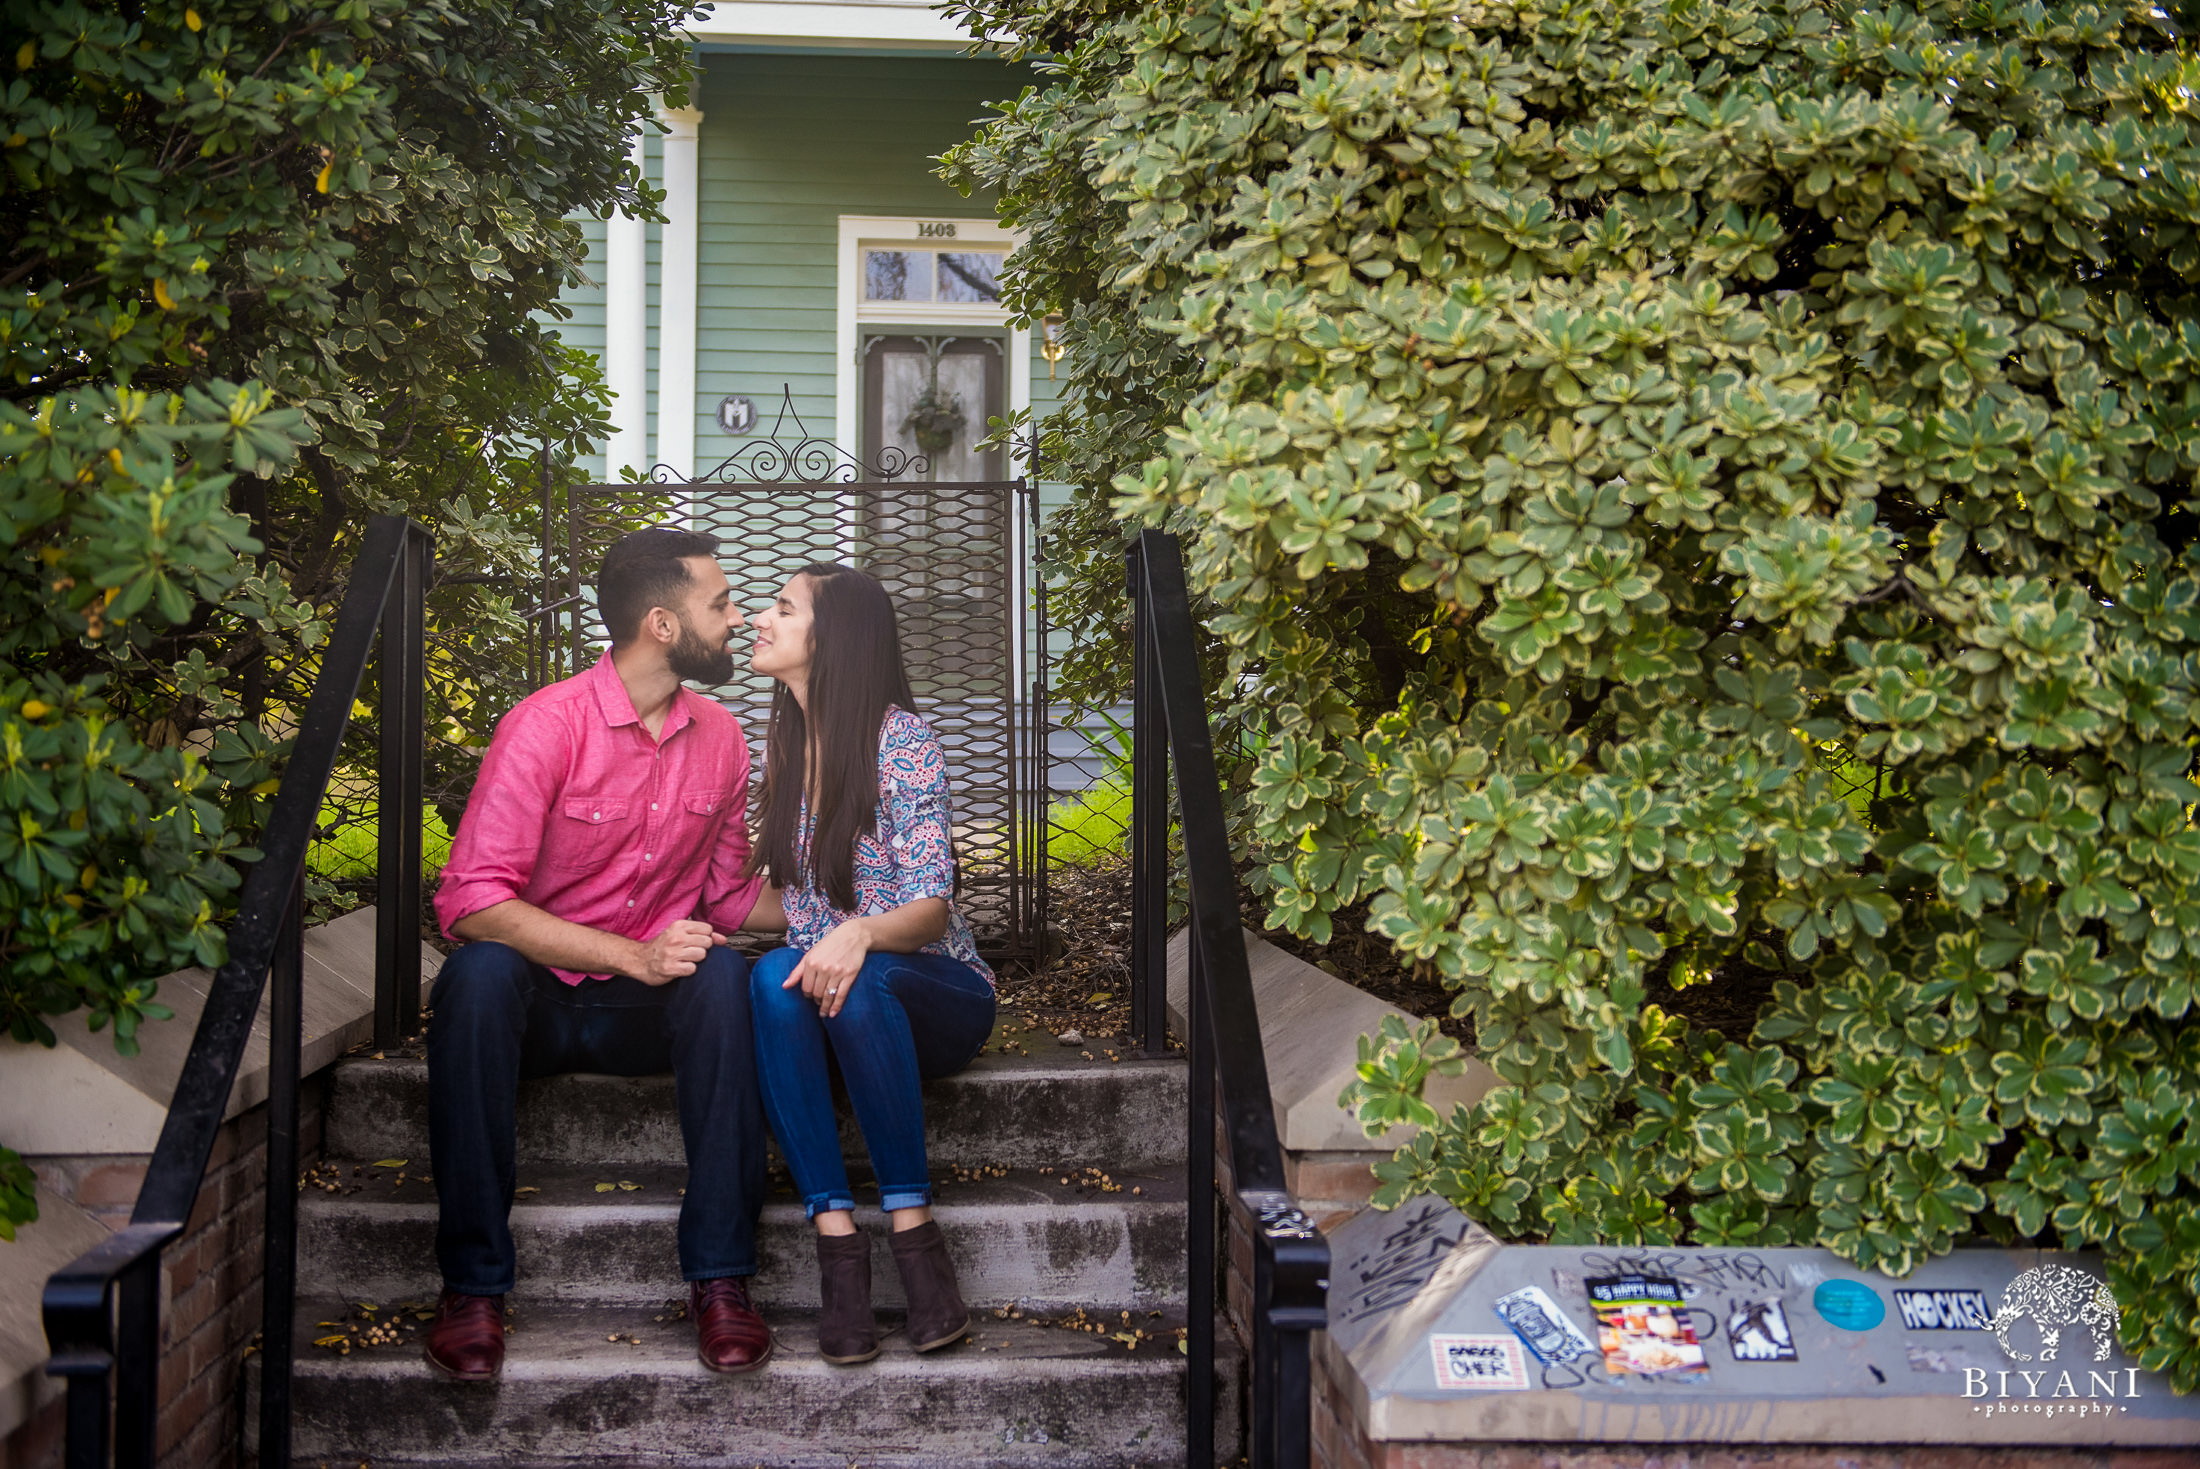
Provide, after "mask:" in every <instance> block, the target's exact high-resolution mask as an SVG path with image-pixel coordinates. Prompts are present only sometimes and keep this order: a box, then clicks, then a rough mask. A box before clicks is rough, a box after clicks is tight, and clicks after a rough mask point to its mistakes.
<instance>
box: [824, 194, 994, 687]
mask: <svg viewBox="0 0 2200 1469" xmlns="http://www.w3.org/2000/svg"><path fill="white" fill-rule="evenodd" d="M943 226H952V229H953V232H952V233H951V234H942V233H941V230H942V227H943ZM945 239H952V240H953V241H954V242H955V243H956V244H958V245H973V246H977V247H979V248H981V249H986V248H992V247H996V246H998V247H1000V248H1002V249H1005V250H1014V249H1015V248H1016V247H1017V246H1018V245H1020V244H1022V243H1023V237H1022V236H1021V235H1019V234H1018V233H1017V232H1016V231H1014V230H1012V229H1009V228H1007V227H1006V226H1004V225H1002V224H1000V223H998V222H997V221H994V220H990V219H957V218H952V217H949V216H943V215H932V216H926V215H907V216H887V215H875V214H843V215H842V216H840V247H839V252H838V258H839V282H838V288H837V300H838V311H837V312H836V317H835V333H834V347H835V351H836V358H837V361H838V364H839V365H838V367H837V368H836V369H835V371H834V378H833V442H834V443H835V444H837V445H839V446H840V448H841V450H842V451H843V452H844V453H846V454H847V455H848V456H849V457H850V458H851V459H861V458H862V455H863V441H862V437H861V425H860V424H859V423H858V421H857V409H858V407H859V405H860V403H861V400H862V378H861V375H860V374H861V370H862V364H861V363H860V362H859V361H858V360H857V355H858V344H859V342H860V341H861V338H862V335H863V333H862V329H863V328H864V327H866V326H874V327H878V326H908V327H932V328H938V327H941V326H983V327H1007V329H1008V383H1007V387H1008V411H1009V413H1010V415H1011V416H1013V415H1014V414H1016V413H1018V412H1020V411H1022V410H1024V409H1026V408H1029V407H1030V406H1031V332H1030V330H1029V329H1028V328H1026V327H1020V326H1009V322H1008V308H1007V307H1005V306H994V307H986V306H975V305H972V304H970V303H968V302H952V301H951V302H944V303H934V302H929V301H871V302H865V301H864V300H863V247H864V246H865V245H890V244H903V243H907V244H912V245H923V246H926V247H928V248H937V247H938V246H939V244H940V243H941V241H942V240H945ZM1002 464H1003V466H1004V469H1005V472H1006V474H1007V477H1008V478H1010V479H1014V478H1016V477H1017V476H1018V475H1019V474H1020V473H1022V472H1023V469H1022V466H1021V465H1020V463H1019V459H1018V456H1017V453H1016V451H1015V449H1014V448H1010V449H1009V450H1008V451H1007V452H1006V453H1005V454H1004V455H1003V456H1002ZM865 468H866V470H868V468H869V466H865ZM1021 508H1022V507H1020V506H1019V505H1017V504H1015V503H1014V502H1011V503H1010V504H1009V506H1008V562H1009V564H1008V597H1009V609H1010V610H1009V616H1010V617H1011V619H1012V620H1013V624H1014V625H1013V627H1012V629H1011V632H1010V637H1009V649H1010V654H1009V659H1010V675H1009V676H1010V679H1011V683H1010V688H1009V701H1010V703H1011V704H1014V703H1015V702H1016V701H1017V700H1018V699H1019V698H1020V697H1021V690H1022V689H1023V686H1024V679H1025V677H1026V673H1025V667H1024V664H1025V657H1024V635H1023V629H1024V627H1025V626H1026V622H1027V617H1026V613H1027V611H1028V608H1027V606H1026V604H1027V603H1028V602H1029V601H1030V599H1031V589H1030V588H1029V587H1028V586H1027V585H1026V584H1025V583H1026V577H1025V575H1024V565H1025V562H1026V561H1028V560H1029V559H1030V555H1031V548H1030V546H1029V545H1028V544H1027V542H1028V539H1029V532H1028V530H1027V528H1026V527H1025V525H1024V520H1023V516H1022V515H1020V514H1019V513H1018V511H1019V510H1020V509H1021ZM843 519H844V520H846V521H847V524H846V525H845V526H844V528H843V539H844V540H845V541H847V542H848V543H849V544H848V546H846V547H844V548H843V554H844V555H846V554H848V553H849V551H850V550H851V549H852V544H853V540H852V538H853V532H854V525H853V521H852V519H849V518H848V516H847V514H846V512H845V510H844V513H843Z"/></svg>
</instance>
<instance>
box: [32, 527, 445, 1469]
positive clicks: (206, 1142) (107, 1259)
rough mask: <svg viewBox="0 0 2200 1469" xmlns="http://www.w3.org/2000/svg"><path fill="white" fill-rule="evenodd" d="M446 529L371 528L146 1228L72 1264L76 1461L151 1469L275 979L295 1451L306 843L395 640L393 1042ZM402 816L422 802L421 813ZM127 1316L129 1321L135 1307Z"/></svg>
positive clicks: (280, 1377)
mask: <svg viewBox="0 0 2200 1469" xmlns="http://www.w3.org/2000/svg"><path fill="white" fill-rule="evenodd" d="M433 557H434V543H433V541H432V539H431V538H430V536H429V534H428V532H427V531H426V529H424V528H423V527H421V526H419V525H417V524H415V523H414V522H413V521H411V520H408V519H406V518H405V517H403V516H399V515H378V516H376V517H374V518H373V519H372V520H370V521H369V522H368V523H367V534H366V545H365V548H364V549H363V550H362V551H361V552H360V554H359V558H358V560H357V561H356V562H354V563H353V565H352V570H351V585H350V587H349V588H348V590H347V591H346V592H345V594H344V603H343V607H342V608H341V610H339V611H338V613H337V615H336V628H335V632H334V634H333V636H331V638H330V639H329V643H328V647H327V650H326V651H325V653H324V654H323V656H322V660H321V674H320V678H319V679H318V680H317V681H316V682H315V684H314V686H313V692H312V694H311V695H310V696H309V697H308V699H307V701H306V708H305V714H304V717H303V718H302V719H301V720H300V722H299V726H298V735H297V739H296V741H295V743H294V744H293V745H292V746H291V752H290V759H289V761H288V763H287V764H286V765H285V767H284V769H283V779H282V785H281V786H280V787H279V788H278V789H277V791H276V793H275V804H274V806H273V808H272V809H271V810H270V812H269V814H268V820H267V827H266V830H265V831H264V833H263V834H262V836H261V840H260V851H261V857H260V860H259V861H258V862H256V863H254V864H253V866H252V870H251V871H250V872H249V873H247V874H246V876H245V881H244V891H243V893H242V894H241V896H240V898H239V901H238V905H237V916H236V919H235V920H234V921H233V922H232V923H231V924H230V925H229V960H228V962H227V963H225V964H223V965H222V966H221V968H220V970H218V971H217V972H216V973H215V976H214V982H213V984H212V985H211V986H210V987H209V988H208V990H207V995H206V1008H205V1010H204V1011H203V1012H201V1014H200V1016H199V1024H198V1029H197V1030H196V1031H195V1032H193V1034H192V1037H191V1050H190V1053H189V1055H188V1056H186V1058H185V1059H184V1063H183V1073H182V1075H181V1076H180V1077H178V1078H177V1081H176V1091H175V1095H174V1097H173V1098H172V1099H171V1100H170V1101H169V1104H168V1119H167V1121H166V1122H165V1123H163V1124H162V1126H161V1130H160V1141H159V1142H158V1143H157V1144H156V1145H155V1146H154V1149H153V1157H152V1161H151V1162H150V1163H149V1164H148V1165H147V1166H146V1170H145V1182H144V1184H143V1186H141V1187H140V1188H139V1190H138V1197H137V1205H136V1207H135V1208H134V1209H132V1210H131V1212H130V1223H129V1224H128V1225H127V1226H125V1227H124V1228H122V1229H120V1230H118V1231H116V1232H115V1233H114V1234H113V1235H111V1236H109V1237H108V1238H107V1239H106V1240H104V1241H102V1242H101V1243H100V1244H99V1245H98V1246H96V1247H95V1248H93V1249H92V1250H90V1251H88V1252H86V1253H85V1254H83V1255H81V1256H79V1257H78V1258H77V1259H75V1260H73V1261H71V1262H70V1263H69V1264H68V1265H66V1266H64V1267H62V1268H61V1269H60V1270H57V1271H55V1272H54V1273H53V1274H52V1275H51V1276H50V1277H48V1278H47V1281H46V1291H45V1297H44V1302H43V1313H44V1317H45V1324H46V1341H47V1343H48V1345H49V1346H50V1347H51V1348H52V1350H53V1355H52V1357H51V1359H50V1360H49V1361H48V1362H47V1364H46V1371H47V1372H48V1373H50V1374H51V1375H53V1376H56V1377H62V1378H66V1379H67V1380H68V1406H67V1410H66V1411H67V1427H68V1447H67V1459H66V1462H67V1463H68V1465H69V1469H99V1466H104V1465H105V1464H106V1463H107V1459H108V1418H109V1393H110V1382H111V1381H112V1384H113V1410H112V1411H113V1420H114V1444H113V1449H114V1462H115V1463H116V1464H117V1465H118V1466H122V1469H139V1466H143V1469H151V1466H152V1464H153V1461H154V1455H155V1450H156V1447H157V1444H156V1439H157V1433H158V1426H159V1390H160V1252H161V1250H162V1249H163V1248H164V1247H166V1246H167V1245H168V1244H169V1242H170V1241H172V1240H174V1239H175V1238H176V1237H177V1236H179V1235H181V1234H182V1233H183V1229H184V1224H185V1221H187V1220H188V1219H189V1218H190V1217H191V1210H192V1207H193V1206H194V1205H195V1204H196V1203H197V1201H198V1194H199V1185H200V1182H201V1180H203V1179H204V1177H205V1176H206V1164H207V1160H208V1158H209V1157H211V1156H212V1154H213V1151H214V1140H215V1136H216V1135H217V1134H218V1133H219V1132H220V1131H221V1126H222V1119H223V1116H224V1114H225V1113H226V1112H227V1111H228V1109H229V1093H230V1089H231V1087H233V1086H234V1085H235V1083H236V1080H237V1071H238V1069H239V1067H240V1066H241V1064H242V1063H243V1060H244V1051H245V1043H246V1042H247V1041H248V1040H250V1039H251V1035H252V1021H253V1018H254V1016H255V1015H257V1014H258V1012H259V1008H260V991H261V986H262V984H263V982H265V981H268V980H270V979H272V981H273V985H272V992H271V994H270V995H269V1034H268V1095H267V1218H266V1243H267V1256H266V1264H265V1269H266V1280H265V1286H264V1294H263V1297H262V1318H261V1322H262V1325H261V1368H260V1463H261V1464H262V1465H263V1466H269V1469H273V1466H286V1469H287V1466H288V1465H289V1463H290V1366H291V1345H292V1343H291V1316H292V1312H293V1308H294V1305H295V1296H296V1285H297V1279H296V1277H297V1235H298V1229H297V1223H298V1190H297V1188H296V1186H295V1180H296V1178H297V1176H298V1084H299V1068H300V1065H301V1060H302V1057H301V1052H302V1049H303V1044H304V1031H303V1026H302V1023H301V1013H300V1007H301V1004H302V1001H303V983H304V966H305V956H304V948H303V935H304V927H303V921H302V920H303V915H304V906H303V899H304V876H305V858H306V848H307V846H308V844H309V843H310V842H311V841H312V840H313V834H314V828H315V826H316V824H317V822H318V819H319V816H320V812H321V804H322V802H323V801H324V800H325V799H326V797H327V794H328V786H329V780H330V777H331V776H333V775H334V774H335V771H336V765H337V760H338V758H339V756H340V754H341V751H342V746H343V740H344V730H345V728H346V726H347V725H349V724H350V722H351V709H352V703H353V701H354V700H356V699H357V698H358V696H359V685H360V683H361V681H362V680H363V679H364V678H365V677H366V671H367V661H368V658H369V656H370V655H371V654H372V653H373V652H374V648H375V644H376V640H377V636H378V635H379V639H380V643H381V682H382V695H383V704H382V710H381V730H380V735H381V750H380V755H381V763H380V773H381V810H380V818H379V823H378V824H379V828H380V830H379V833H378V836H379V841H380V847H381V850H380V857H379V864H380V865H379V871H380V872H381V874H382V883H381V892H380V894H379V911H378V915H377V917H378V923H377V926H376V930H375V953H374V993H375V1004H374V1036H375V1044H377V1045H379V1046H389V1045H394V1044H396V1042H397V1040H398V1039H399V1037H401V1036H403V1035H405V1034H408V1033H410V1032H411V1031H413V1030H415V1029H417V1028H418V1026H419V1022H420V941H419V932H420V877H419V874H420V820H419V812H420V779H421V704H422V690H423V688H424V685H425V682H426V678H425V675H426V671H427V661H426V658H427V651H426V643H425V631H426V627H425V622H426V613H425V594H426V590H427V585H428V575H429V570H430V567H431V565H432V562H433ZM402 813H411V816H410V819H404V818H403V817H402ZM118 1318H119V1319H118Z"/></svg>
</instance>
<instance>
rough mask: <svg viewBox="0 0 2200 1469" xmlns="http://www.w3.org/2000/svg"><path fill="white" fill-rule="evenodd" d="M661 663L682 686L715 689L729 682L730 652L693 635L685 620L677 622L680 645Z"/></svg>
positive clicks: (727, 648)
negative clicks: (698, 685)
mask: <svg viewBox="0 0 2200 1469" xmlns="http://www.w3.org/2000/svg"><path fill="white" fill-rule="evenodd" d="M665 663H666V665H667V666H668V667H670V668H671V669H672V671H673V673H674V675H675V676H677V677H678V678H680V679H681V680H682V681H683V682H686V683H699V684H706V685H715V684H722V683H731V682H732V681H733V649H731V648H729V647H726V646H725V645H723V644H721V645H719V646H718V647H715V648H714V647H712V646H711V645H710V644H708V643H706V642H704V641H703V640H702V639H701V638H699V637H697V636H696V635H695V629H694V628H692V627H689V626H688V620H687V619H686V618H685V617H683V618H681V619H680V641H678V642H677V643H674V644H673V645H672V651H671V652H670V653H668V654H666V655H665Z"/></svg>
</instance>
